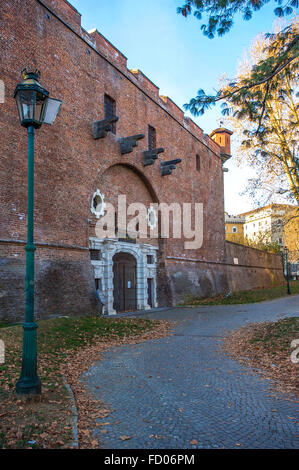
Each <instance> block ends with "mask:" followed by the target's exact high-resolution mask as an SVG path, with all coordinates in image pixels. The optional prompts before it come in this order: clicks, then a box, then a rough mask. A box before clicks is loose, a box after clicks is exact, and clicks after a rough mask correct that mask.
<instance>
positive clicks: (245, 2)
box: [177, 0, 299, 39]
mask: <svg viewBox="0 0 299 470" xmlns="http://www.w3.org/2000/svg"><path fill="white" fill-rule="evenodd" d="M269 1H270V0H187V1H186V2H185V4H184V5H183V6H181V7H179V8H177V12H178V13H179V14H180V15H183V16H184V17H187V16H189V15H191V14H192V13H193V14H194V16H195V18H197V19H198V20H203V16H207V24H205V23H204V22H202V24H201V30H202V31H203V34H204V35H205V36H207V37H209V38H210V39H213V38H214V37H215V35H218V36H223V35H224V34H226V33H227V32H228V31H229V30H230V29H231V28H232V26H233V19H234V17H235V16H236V15H237V14H238V13H241V14H242V16H243V19H244V20H246V21H248V20H250V19H251V18H252V16H253V13H254V12H255V11H258V10H260V9H261V8H262V7H263V6H264V5H266V3H269ZM272 3H274V4H276V5H277V6H276V8H275V9H274V15H276V16H278V17H283V16H286V15H291V14H292V13H293V11H294V8H298V6H299V1H298V0H285V1H283V0H272ZM273 6H274V5H273Z"/></svg>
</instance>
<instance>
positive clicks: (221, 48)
mask: <svg viewBox="0 0 299 470" xmlns="http://www.w3.org/2000/svg"><path fill="white" fill-rule="evenodd" d="M70 3H71V4H72V5H73V6H74V7H75V8H76V9H77V10H78V11H79V12H80V13H81V14H82V26H83V27H84V28H85V29H86V30H90V29H93V28H97V29H98V30H99V31H100V32H101V33H102V34H103V35H104V36H105V37H107V39H109V40H110V41H111V42H112V43H113V44H114V45H115V46H116V47H117V48H118V49H119V50H120V51H121V52H122V53H123V54H124V55H125V56H126V57H127V58H128V67H129V68H138V69H140V70H142V72H143V73H145V75H147V76H148V77H149V78H150V79H151V80H152V81H153V82H154V83H155V84H156V85H157V86H158V87H160V94H161V95H167V96H169V97H170V98H171V99H173V101H174V102H175V103H176V104H177V105H178V106H180V107H182V106H183V104H184V103H186V102H188V101H189V100H190V98H192V97H194V96H196V92H197V90H198V89H199V88H203V89H204V90H205V91H206V92H213V90H215V89H217V87H218V83H219V78H220V77H221V76H222V75H223V74H225V75H226V76H227V77H230V78H233V77H234V75H235V73H236V71H237V67H238V63H239V62H240V61H241V60H242V58H243V55H244V52H245V51H246V50H247V49H248V48H249V46H250V44H251V42H252V41H253V39H254V38H255V36H257V34H259V33H263V32H270V31H272V27H273V21H274V18H275V17H274V13H273V9H274V7H275V2H274V1H270V2H269V4H267V5H266V6H265V7H263V8H262V9H261V10H260V11H259V12H256V13H255V14H254V15H253V18H252V19H251V20H250V21H244V20H242V18H241V16H239V17H237V18H236V19H235V24H234V26H233V28H232V29H231V31H230V32H229V33H227V34H226V35H225V36H223V37H222V38H218V37H216V38H214V39H208V38H206V37H205V36H204V35H203V34H202V32H201V30H200V24H201V23H200V21H198V20H197V19H196V18H194V17H193V16H190V17H189V18H187V19H186V18H183V17H182V16H181V15H178V14H177V13H176V8H177V7H178V6H181V5H183V3H184V0H150V1H149V0H70ZM192 119H194V120H195V121H196V122H197V123H198V125H199V126H200V127H201V128H202V129H203V130H204V132H207V133H210V132H211V131H212V130H213V129H215V128H216V127H218V126H219V119H221V113H220V108H219V107H215V108H213V109H212V110H210V111H208V112H206V113H205V114H204V115H203V116H201V117H199V118H194V117H192ZM233 147H234V146H233ZM226 166H227V167H228V168H229V172H228V173H226V174H225V210H227V211H228V212H229V213H238V212H239V213H240V212H244V211H246V210H250V209H252V208H253V204H252V201H250V200H249V199H248V198H246V197H245V196H243V197H242V196H240V195H239V193H240V191H242V189H243V187H244V185H245V184H246V178H247V176H248V174H249V171H248V172H247V171H244V169H243V170H240V169H239V168H237V167H236V166H235V164H234V161H233V159H232V160H231V161H230V162H228V163H227V165H226Z"/></svg>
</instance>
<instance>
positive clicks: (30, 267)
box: [14, 69, 61, 394]
mask: <svg viewBox="0 0 299 470" xmlns="http://www.w3.org/2000/svg"><path fill="white" fill-rule="evenodd" d="M39 77H40V72H39V71H38V70H35V71H34V72H28V71H27V69H23V70H22V78H23V81H22V82H21V83H19V84H18V85H17V87H16V89H15V92H14V98H15V100H16V103H17V108H18V113H19V118H20V121H21V125H22V126H24V127H26V128H27V132H28V211H27V244H26V246H25V251H26V280H25V291H26V314H25V323H24V325H23V329H24V338H23V356H22V372H21V376H20V378H19V380H18V382H17V385H16V392H17V393H20V394H30V393H35V394H37V393H41V382H40V379H39V377H38V375H37V347H36V329H37V323H36V322H35V321H34V252H35V249H36V248H35V245H34V240H33V233H34V229H33V227H34V222H33V213H34V131H35V129H39V128H40V127H41V125H42V124H43V123H47V124H53V122H54V120H55V118H56V116H57V113H58V111H59V109H60V106H61V101H59V100H56V99H53V98H49V92H48V91H47V90H46V89H45V88H43V87H42V86H41V84H40V83H39V82H38V79H39Z"/></svg>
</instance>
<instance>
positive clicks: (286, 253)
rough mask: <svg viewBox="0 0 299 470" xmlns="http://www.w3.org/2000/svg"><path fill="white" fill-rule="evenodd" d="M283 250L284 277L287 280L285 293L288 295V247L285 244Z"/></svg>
mask: <svg viewBox="0 0 299 470" xmlns="http://www.w3.org/2000/svg"><path fill="white" fill-rule="evenodd" d="M283 252H284V259H285V277H286V281H287V293H288V295H290V294H291V289H290V278H289V249H288V247H287V246H285V247H284V249H283Z"/></svg>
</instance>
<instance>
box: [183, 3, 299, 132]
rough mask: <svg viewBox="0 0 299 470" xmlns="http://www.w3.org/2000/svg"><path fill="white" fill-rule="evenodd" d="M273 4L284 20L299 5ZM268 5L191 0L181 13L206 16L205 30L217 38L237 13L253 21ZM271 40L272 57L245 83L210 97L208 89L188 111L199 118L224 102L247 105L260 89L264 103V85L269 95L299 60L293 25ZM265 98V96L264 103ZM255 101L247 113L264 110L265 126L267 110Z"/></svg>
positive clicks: (222, 90) (208, 34)
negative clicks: (275, 84) (288, 68)
mask: <svg viewBox="0 0 299 470" xmlns="http://www.w3.org/2000/svg"><path fill="white" fill-rule="evenodd" d="M272 1H273V3H276V8H275V9H274V13H275V15H277V16H280V17H281V16H284V15H290V14H292V13H293V8H296V7H298V5H299V0H285V1H283V0H272ZM268 2H269V0H187V1H186V2H185V4H184V5H183V6H182V7H179V8H178V9H177V11H178V13H179V14H182V15H183V16H185V17H187V16H188V15H190V14H191V13H192V12H193V13H194V16H195V17H196V18H198V19H199V20H202V19H203V15H206V16H207V18H208V23H207V24H204V23H202V25H201V29H202V30H203V33H204V34H205V35H206V36H208V37H209V38H214V36H215V34H217V35H219V36H222V35H223V34H225V33H227V32H228V31H229V30H230V29H231V27H232V25H233V19H234V17H235V16H236V15H237V13H240V12H241V13H242V14H243V18H244V19H245V20H249V19H251V17H252V14H253V12H254V11H256V10H260V9H261V8H262V7H263V6H264V5H265V4H266V3H268ZM268 38H269V39H270V42H269V44H268V46H267V47H268V52H269V54H268V55H267V56H266V57H265V58H263V59H262V60H260V61H259V62H258V63H256V64H255V65H254V66H253V67H252V70H251V74H249V75H248V76H247V77H246V78H244V79H243V80H234V81H232V82H231V83H230V87H226V88H225V89H220V90H219V91H218V92H217V93H216V95H206V93H205V92H204V90H202V89H200V90H199V91H198V94H197V96H196V97H195V98H193V99H191V100H190V102H189V103H188V104H186V105H185V109H187V110H190V112H191V113H192V114H193V115H195V116H198V115H201V114H203V113H204V112H205V111H206V110H207V109H209V108H210V107H211V106H212V105H215V104H216V103H217V102H218V101H221V100H226V101H227V102H228V103H230V102H233V103H236V102H237V101H238V100H240V101H241V102H242V103H245V102H246V99H247V95H249V97H250V98H251V97H252V96H253V95H254V94H255V90H256V89H257V90H258V91H257V95H259V100H260V96H261V93H260V91H261V88H260V87H261V86H262V85H266V88H265V90H264V92H265V93H266V94H268V93H269V92H270V91H271V88H272V83H273V82H275V79H276V77H277V76H278V75H280V74H281V73H282V72H283V71H284V70H285V68H287V67H289V66H291V64H292V63H293V62H295V61H296V59H297V58H298V31H295V30H294V29H293V27H292V26H288V27H286V28H285V29H283V30H282V31H280V32H279V33H277V34H276V35H273V34H269V35H268ZM264 97H265V96H262V102H263V100H264ZM253 101H254V100H252V99H251V107H250V108H249V107H245V111H247V112H248V113H251V112H255V111H261V117H260V121H259V125H260V126H261V124H262V121H263V117H264V112H263V109H257V108H255V107H254V106H253V104H254V102H253ZM227 112H228V107H227V106H226V107H224V110H223V113H224V114H226V113H227Z"/></svg>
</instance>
